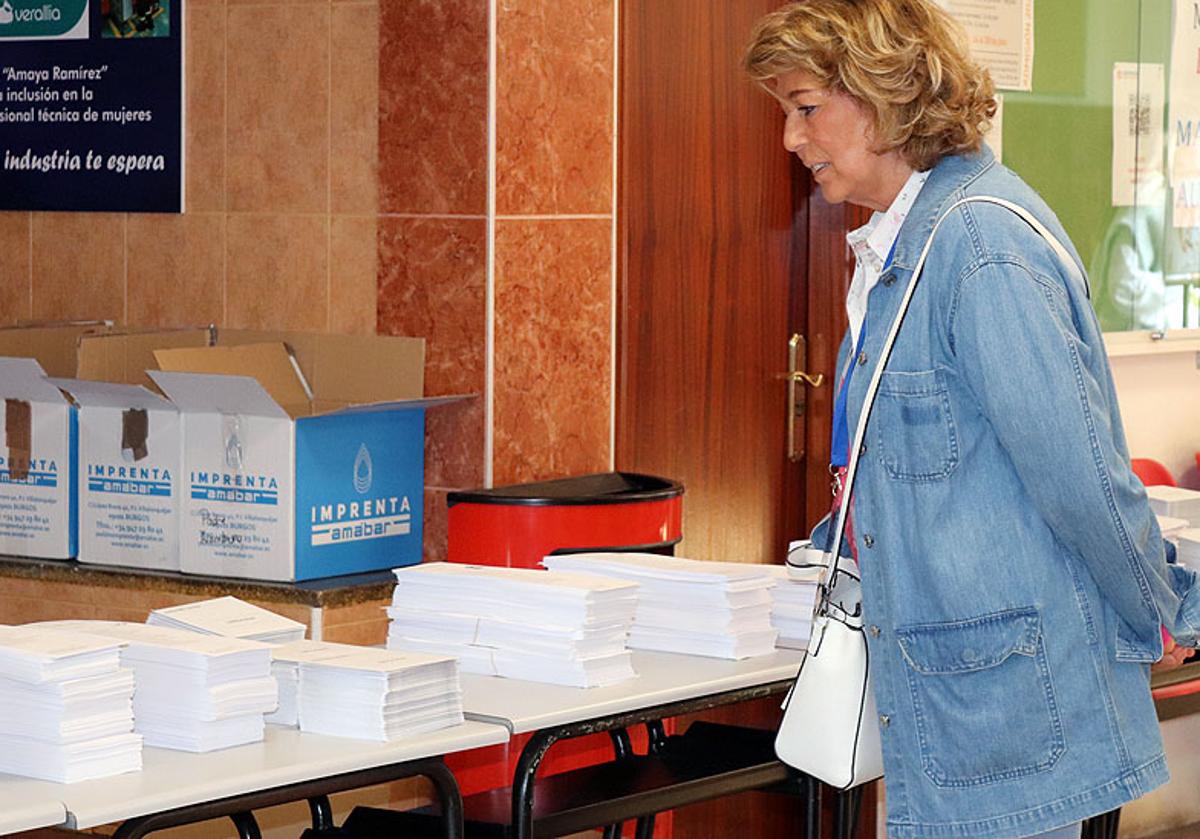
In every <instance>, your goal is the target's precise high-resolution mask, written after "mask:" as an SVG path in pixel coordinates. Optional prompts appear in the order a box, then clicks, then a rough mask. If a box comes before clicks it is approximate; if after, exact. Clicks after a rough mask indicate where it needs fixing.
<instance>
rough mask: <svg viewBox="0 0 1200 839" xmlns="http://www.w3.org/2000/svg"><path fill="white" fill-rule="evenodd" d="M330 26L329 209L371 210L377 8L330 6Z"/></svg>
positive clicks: (375, 163)
mask: <svg viewBox="0 0 1200 839" xmlns="http://www.w3.org/2000/svg"><path fill="white" fill-rule="evenodd" d="M330 30H331V32H330V40H331V43H332V52H331V55H332V58H333V64H332V66H331V67H330V73H331V78H330V94H331V95H330V122H331V130H332V136H331V141H330V148H329V188H330V196H329V200H330V211H331V212H334V213H374V212H376V211H377V209H378V205H379V197H378V193H379V190H378V187H379V7H378V6H375V5H362V4H353V5H352V4H344V5H340V4H339V5H335V6H334V7H333V11H332V17H331V20H330Z"/></svg>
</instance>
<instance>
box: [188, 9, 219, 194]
mask: <svg viewBox="0 0 1200 839" xmlns="http://www.w3.org/2000/svg"><path fill="white" fill-rule="evenodd" d="M193 1H194V0H193ZM184 25H185V27H186V29H187V38H186V46H185V49H186V53H187V54H186V57H185V59H186V67H187V126H186V128H185V132H186V136H185V142H186V144H187V173H186V175H185V178H186V182H185V190H186V191H185V196H184V200H185V202H186V206H187V210H188V212H197V211H205V210H224V209H225V9H223V8H222V7H220V6H217V5H211V6H200V7H199V8H196V9H191V8H189V9H188V13H187V15H186V22H185V24H184Z"/></svg>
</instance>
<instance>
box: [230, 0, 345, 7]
mask: <svg viewBox="0 0 1200 839" xmlns="http://www.w3.org/2000/svg"><path fill="white" fill-rule="evenodd" d="M225 2H226V3H227V4H228V5H230V6H266V5H270V6H303V5H310V6H311V5H315V4H323V5H326V6H328V5H329V0H225Z"/></svg>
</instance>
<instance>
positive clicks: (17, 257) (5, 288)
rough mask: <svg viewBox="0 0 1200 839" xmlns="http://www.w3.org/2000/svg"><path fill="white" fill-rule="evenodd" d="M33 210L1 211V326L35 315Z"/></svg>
mask: <svg viewBox="0 0 1200 839" xmlns="http://www.w3.org/2000/svg"><path fill="white" fill-rule="evenodd" d="M32 224H33V218H32V214H30V213H0V326H3V325H5V324H11V323H14V322H16V321H18V320H22V319H28V318H31V317H33V283H32V280H31V272H30V266H29V253H30V250H29V248H30V245H29V232H30V230H31V225H32Z"/></svg>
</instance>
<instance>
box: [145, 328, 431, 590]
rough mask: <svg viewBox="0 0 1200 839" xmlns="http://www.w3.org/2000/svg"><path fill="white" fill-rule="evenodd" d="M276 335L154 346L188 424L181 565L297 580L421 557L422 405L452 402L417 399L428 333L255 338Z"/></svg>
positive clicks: (158, 379) (163, 379)
mask: <svg viewBox="0 0 1200 839" xmlns="http://www.w3.org/2000/svg"><path fill="white" fill-rule="evenodd" d="M270 337H276V338H277V337H279V334H278V333H277V334H275V335H272V334H271V333H240V334H233V335H230V334H229V333H226V332H224V331H222V332H221V333H219V335H218V340H219V341H225V340H229V341H231V342H232V343H231V345H224V344H218V346H216V347H207V348H195V349H186V348H185V349H174V350H161V351H158V352H156V353H155V360H156V362H157V365H158V367H159V368H160V369H159V371H157V372H152V373H151V374H150V375H151V378H152V379H153V381H154V382H155V384H156V385H157V386H158V387H159V388H160V389H161V390H162V391H163V392H164V393H165V394H166V395H167V397H168V398H169V399H171V401H172V402H174V403H175V405H176V407H177V408H178V409H179V411H180V417H181V423H182V428H183V461H182V469H183V475H184V476H185V478H186V480H187V486H186V489H185V492H184V493H183V495H182V498H181V521H180V566H181V568H182V570H183V571H185V572H188V573H197V574H216V575H221V576H233V577H246V578H252V579H262V580H281V581H291V580H308V579H314V578H319V577H327V576H334V575H341V574H350V573H357V572H361V571H368V570H375V569H384V568H393V567H397V566H402V565H411V564H415V563H418V562H420V561H421V537H422V501H423V495H424V428H425V409H426V408H427V407H428V406H430V405H431V404H436V403H439V402H443V401H447V400H445V399H433V400H427V399H421V398H419V397H420V394H421V389H422V387H423V381H422V374H423V368H424V342H423V341H422V340H420V339H413V338H379V337H359V336H336V335H299V336H297V335H295V334H294V333H292V334H290V335H289V336H288V341H287V345H286V346H285V345H284V343H283V342H281V341H279V340H274V341H266V342H261V343H253V342H252V341H253V339H255V338H270ZM239 339H246V340H248V341H251V343H238V340H239ZM289 350H290V351H289ZM244 374H250V375H244Z"/></svg>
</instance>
